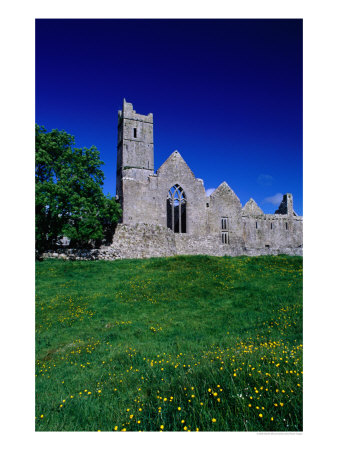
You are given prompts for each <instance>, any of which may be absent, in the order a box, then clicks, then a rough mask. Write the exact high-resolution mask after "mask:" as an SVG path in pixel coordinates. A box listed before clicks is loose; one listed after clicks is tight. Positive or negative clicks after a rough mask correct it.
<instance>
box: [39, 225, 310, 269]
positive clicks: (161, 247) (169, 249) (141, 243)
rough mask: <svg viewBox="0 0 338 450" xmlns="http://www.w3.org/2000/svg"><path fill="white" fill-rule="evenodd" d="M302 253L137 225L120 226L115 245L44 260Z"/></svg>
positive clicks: (47, 255) (67, 251) (56, 253)
mask: <svg viewBox="0 0 338 450" xmlns="http://www.w3.org/2000/svg"><path fill="white" fill-rule="evenodd" d="M279 254H287V255H302V254H303V248H302V247H301V246H300V247H294V246H291V245H288V244H285V245H283V246H281V245H279V246H277V245H272V246H270V247H263V248H262V247H259V245H257V246H255V245H251V246H244V245H243V246H238V245H227V244H222V241H221V234H220V233H214V234H211V235H208V236H198V235H191V234H185V233H182V234H179V233H174V232H173V231H172V230H170V229H168V228H166V227H162V226H160V225H150V224H142V223H140V224H137V225H125V224H119V225H118V226H117V229H116V232H115V235H114V240H113V243H112V245H111V246H102V247H101V248H99V249H92V250H78V249H59V250H57V251H49V252H46V253H44V254H43V255H42V257H43V258H44V259H49V258H56V259H68V260H77V261H82V260H115V259H132V258H136V259H139V258H152V257H166V256H174V255H212V256H225V255H227V256H240V255H247V256H259V255H279Z"/></svg>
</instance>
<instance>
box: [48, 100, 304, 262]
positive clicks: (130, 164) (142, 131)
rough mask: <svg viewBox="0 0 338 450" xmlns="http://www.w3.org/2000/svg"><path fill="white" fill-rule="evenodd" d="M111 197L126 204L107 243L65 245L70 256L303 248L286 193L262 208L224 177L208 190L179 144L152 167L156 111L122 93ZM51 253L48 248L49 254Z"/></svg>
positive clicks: (296, 251)
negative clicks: (270, 208) (140, 107)
mask: <svg viewBox="0 0 338 450" xmlns="http://www.w3.org/2000/svg"><path fill="white" fill-rule="evenodd" d="M116 198H117V200H118V201H119V202H120V204H121V206H122V210H123V216H122V218H121V223H119V224H118V225H117V228H116V231H115V234H114V237H113V242H112V244H111V245H110V246H103V247H101V248H100V249H95V250H90V251H83V252H81V251H72V250H69V251H64V250H63V251H62V256H61V254H60V253H59V254H54V255H53V256H54V257H55V256H58V257H70V258H74V259H87V258H90V259H115V258H148V257H153V256H172V255H193V254H195V255H197V254H204V255H215V256H224V255H230V256H238V255H250V256H256V255H277V254H289V255H302V253H303V248H302V247H303V245H302V244H303V217H300V216H298V215H297V214H296V213H295V212H294V210H293V198H292V195H291V194H289V193H287V194H285V195H284V196H283V200H282V202H281V204H280V206H279V208H278V209H277V211H276V212H275V214H264V212H263V211H262V210H261V208H260V207H259V206H258V205H257V203H256V202H255V201H254V200H253V199H250V200H249V201H248V202H247V203H246V204H245V205H244V207H242V205H241V202H240V200H239V199H238V197H237V196H236V194H235V193H234V191H233V190H232V189H231V188H230V187H229V186H228V184H227V183H226V182H225V181H224V182H223V183H221V185H220V186H218V188H217V189H216V190H215V191H213V192H212V194H211V195H209V196H207V195H206V191H205V188H204V184H203V180H201V179H200V178H195V175H194V174H193V173H192V171H191V170H190V168H189V166H188V165H187V163H186V162H185V161H184V159H183V158H182V156H181V155H180V153H179V152H178V151H174V152H173V153H172V154H171V155H170V156H169V158H168V159H167V160H166V161H165V162H164V163H163V164H162V165H161V166H160V168H159V169H158V170H157V171H156V172H155V171H154V142H153V114H148V115H142V114H138V113H136V111H134V110H133V105H132V104H131V103H127V102H126V101H125V100H124V101H123V108H122V111H119V112H118V143H117V173H116ZM50 256H51V255H50Z"/></svg>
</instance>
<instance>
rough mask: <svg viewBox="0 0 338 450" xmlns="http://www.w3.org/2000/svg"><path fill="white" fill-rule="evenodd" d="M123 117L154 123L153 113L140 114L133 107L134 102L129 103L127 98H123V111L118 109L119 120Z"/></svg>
mask: <svg viewBox="0 0 338 450" xmlns="http://www.w3.org/2000/svg"><path fill="white" fill-rule="evenodd" d="M121 119H130V120H138V121H140V122H147V123H154V118H153V113H149V114H147V115H145V114H138V113H137V112H136V111H135V110H134V109H133V104H132V103H128V102H127V101H126V99H125V98H124V99H123V108H122V111H121V110H119V111H118V120H121Z"/></svg>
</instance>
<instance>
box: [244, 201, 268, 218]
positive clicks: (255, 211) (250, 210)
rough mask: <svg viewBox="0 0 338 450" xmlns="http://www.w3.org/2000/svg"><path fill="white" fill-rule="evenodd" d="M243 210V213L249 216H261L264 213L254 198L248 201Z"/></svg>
mask: <svg viewBox="0 0 338 450" xmlns="http://www.w3.org/2000/svg"><path fill="white" fill-rule="evenodd" d="M242 212H243V214H245V215H248V216H260V215H262V214H264V213H263V211H262V210H261V208H260V207H259V206H258V205H257V203H256V202H255V200H254V199H253V198H250V200H249V201H248V202H246V204H245V205H244V207H243V209H242Z"/></svg>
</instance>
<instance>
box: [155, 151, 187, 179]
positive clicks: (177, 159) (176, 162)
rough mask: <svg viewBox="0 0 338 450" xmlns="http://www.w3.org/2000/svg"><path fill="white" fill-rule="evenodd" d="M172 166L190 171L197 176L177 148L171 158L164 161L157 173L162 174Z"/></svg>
mask: <svg viewBox="0 0 338 450" xmlns="http://www.w3.org/2000/svg"><path fill="white" fill-rule="evenodd" d="M170 168H172V169H174V170H179V171H183V172H186V173H189V175H191V176H192V177H193V178H195V175H194V174H193V172H192V170H191V169H190V167H189V166H188V164H187V163H186V162H185V161H184V159H183V158H182V156H181V154H180V153H179V152H178V151H177V150H175V151H174V152H172V154H171V155H170V156H169V158H167V159H166V160H165V161H164V163H163V164H162V165H161V166H160V168H159V169H158V170H157V172H156V173H157V175H161V174H162V173H164V172H167V171H168V170H169V169H170Z"/></svg>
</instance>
